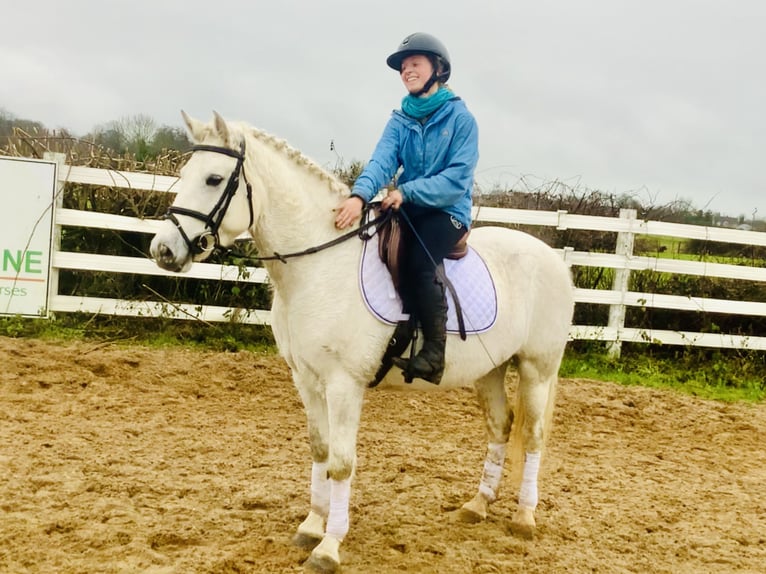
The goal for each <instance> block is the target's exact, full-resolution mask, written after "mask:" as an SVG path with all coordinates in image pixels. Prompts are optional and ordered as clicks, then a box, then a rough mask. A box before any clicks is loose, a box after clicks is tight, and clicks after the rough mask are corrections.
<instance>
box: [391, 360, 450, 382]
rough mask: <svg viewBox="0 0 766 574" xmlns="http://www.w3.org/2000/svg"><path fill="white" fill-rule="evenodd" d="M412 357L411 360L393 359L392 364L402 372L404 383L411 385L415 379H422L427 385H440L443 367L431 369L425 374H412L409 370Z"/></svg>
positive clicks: (421, 372)
mask: <svg viewBox="0 0 766 574" xmlns="http://www.w3.org/2000/svg"><path fill="white" fill-rule="evenodd" d="M413 359H414V357H413V358H412V359H404V358H402V357H394V359H393V363H394V365H396V366H397V367H399V368H400V369H401V370H402V375H403V376H404V382H405V383H408V384H409V383H412V381H414V380H415V379H422V380H424V381H426V382H427V383H431V384H433V385H438V384H439V383H441V380H442V376H443V375H444V367H442V368H441V369H432V370H431V371H430V372H428V373H426V372H423V371H420V372H416V373H413V372H412V370H411V369H410V367H411V365H412V361H413Z"/></svg>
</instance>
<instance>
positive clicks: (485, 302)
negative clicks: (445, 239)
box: [359, 235, 497, 334]
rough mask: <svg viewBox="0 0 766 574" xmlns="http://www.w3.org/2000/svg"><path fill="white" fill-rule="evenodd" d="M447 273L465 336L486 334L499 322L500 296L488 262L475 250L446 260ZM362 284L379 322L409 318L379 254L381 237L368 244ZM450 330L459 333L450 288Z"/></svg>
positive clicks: (364, 297)
mask: <svg viewBox="0 0 766 574" xmlns="http://www.w3.org/2000/svg"><path fill="white" fill-rule="evenodd" d="M444 270H445V272H446V274H447V277H448V278H449V280H450V281H451V282H452V285H453V286H454V287H455V291H456V292H457V297H458V300H459V301H460V306H461V308H462V309H463V320H464V322H465V330H466V333H469V334H470V333H483V332H484V331H486V330H488V329H489V328H490V327H492V325H494V323H495V320H496V319H497V293H496V292H495V284H494V283H493V281H492V277H491V276H490V274H489V270H488V269H487V265H486V263H484V260H483V259H482V258H481V257H480V256H479V254H478V253H476V251H474V250H473V248H471V247H469V248H468V254H467V255H466V256H465V257H462V258H461V259H457V260H454V259H445V260H444ZM359 285H360V287H361V290H362V298H363V299H364V302H365V304H366V305H367V308H368V309H369V310H370V312H371V313H372V314H373V315H375V316H376V317H377V318H378V319H380V320H381V321H383V322H384V323H388V324H395V323H396V322H397V321H401V320H403V319H406V318H407V315H406V314H404V313H402V302H401V299H400V298H399V294H398V293H397V292H396V289H395V288H394V282H393V281H392V279H391V274H390V273H389V272H388V269H386V266H385V265H383V262H382V261H381V260H380V256H379V255H378V236H377V235H374V236H373V237H372V238H371V239H369V240H368V241H366V242H365V244H364V250H363V253H362V262H361V265H360V266H359ZM447 305H448V311H447V331H448V332H452V333H457V332H458V322H457V313H456V312H455V304H454V302H453V301H452V296H451V294H450V291H449V289H447Z"/></svg>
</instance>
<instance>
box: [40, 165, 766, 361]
mask: <svg viewBox="0 0 766 574" xmlns="http://www.w3.org/2000/svg"><path fill="white" fill-rule="evenodd" d="M48 159H54V161H59V179H60V181H59V185H61V186H63V184H64V183H65V182H72V183H82V184H92V185H99V186H109V187H112V188H128V189H138V190H150V191H163V192H167V191H171V188H172V186H173V184H174V183H175V181H176V178H175V177H167V176H153V175H149V174H142V173H132V172H118V171H109V170H103V169H93V168H83V167H72V166H67V165H63V163H62V161H61V156H58V157H55V158H53V157H51V158H48ZM60 195H61V194H59V197H60ZM474 216H475V218H476V219H477V220H478V221H481V222H488V223H489V222H491V223H508V224H518V225H536V226H549V227H555V228H557V229H578V230H593V231H608V232H614V233H616V234H618V241H617V250H616V253H591V252H581V251H575V250H573V249H571V248H564V249H562V250H559V252H560V253H561V256H562V257H563V258H564V260H565V261H566V262H567V263H568V264H569V265H572V266H587V267H601V268H612V269H614V270H615V280H614V285H613V288H612V290H602V289H581V288H577V289H575V300H576V302H577V303H594V304H599V305H608V306H609V322H608V324H606V325H574V326H572V328H571V333H570V336H571V338H572V339H589V340H600V341H608V342H610V343H611V348H612V351H613V352H615V353H616V352H619V346H620V343H622V342H653V343H662V344H669V345H684V346H686V345H689V346H703V347H719V348H741V349H755V350H766V337H744V336H739V335H735V334H724V333H695V332H682V331H669V330H651V329H641V328H631V327H625V325H624V320H625V310H626V308H627V307H644V308H655V309H675V310H688V311H701V312H709V313H726V314H732V315H743V316H760V317H763V316H766V303H764V302H754V301H749V302H748V301H729V300H723V299H710V298H701V297H686V296H677V295H662V294H655V293H636V292H631V291H628V279H629V276H630V273H631V272H632V271H637V270H651V271H656V272H663V273H673V274H686V275H698V276H700V275H701V276H707V277H722V278H728V279H740V280H748V281H758V282H761V281H763V282H766V268H760V267H748V266H741V265H729V264H719V263H707V262H703V261H688V260H680V259H670V258H653V257H638V256H634V255H633V254H632V245H633V238H634V237H636V236H637V235H647V236H672V237H677V238H687V239H702V240H709V241H717V242H729V243H736V244H744V245H756V246H766V233H759V232H753V231H739V230H733V229H725V228H715V227H702V226H694V225H684V224H676V223H664V222H658V221H642V220H638V219H636V218H635V213H632V210H623V213H622V214H621V217H620V218H611V217H597V216H586V215H574V214H569V213H566V212H564V211H559V212H544V211H530V210H521V209H501V208H488V207H482V208H478V209H476V208H475V212H474ZM54 224H55V226H56V227H55V228H56V229H57V230H60V229H61V228H62V227H66V226H77V227H90V228H102V229H112V230H117V231H136V232H142V233H147V234H153V233H155V232H156V230H157V228H158V224H159V222H157V221H150V220H141V219H137V218H132V217H124V216H119V215H113V214H108V213H95V212H87V211H76V210H71V209H64V208H62V207H61V206H60V204H59V205H58V206H57V207H56V209H55V210H54ZM52 266H53V271H52V281H51V296H50V301H49V309H50V310H51V311H53V312H74V311H82V312H86V313H102V314H115V315H132V316H165V317H168V316H170V317H174V318H179V319H197V320H203V321H232V320H236V321H240V322H245V323H258V324H268V323H269V318H270V312H269V310H268V309H231V308H226V307H214V306H199V305H185V304H176V303H173V302H169V301H154V302H140V301H128V300H119V299H104V298H93V297H71V296H64V295H59V294H58V289H57V287H58V281H57V276H58V273H59V271H61V270H63V269H70V270H89V271H104V272H109V273H134V274H139V275H171V276H172V275H176V274H173V273H170V272H167V271H163V270H162V269H160V268H159V267H157V266H156V265H155V264H154V263H153V262H152V261H150V260H149V259H146V258H143V257H116V256H108V255H97V254H89V253H72V252H64V251H61V250H60V249H59V248H58V247H54V250H53V254H52ZM246 271H247V273H246V274H245V275H246V278H243V274H242V272H241V270H240V269H239V268H238V267H234V266H222V265H214V264H208V263H195V264H194V265H192V268H191V270H190V271H189V272H188V273H186V274H185V277H192V278H200V279H213V280H222V281H240V282H248V283H264V282H267V281H268V277H267V274H266V272H265V270H264V269H262V268H247V270H246Z"/></svg>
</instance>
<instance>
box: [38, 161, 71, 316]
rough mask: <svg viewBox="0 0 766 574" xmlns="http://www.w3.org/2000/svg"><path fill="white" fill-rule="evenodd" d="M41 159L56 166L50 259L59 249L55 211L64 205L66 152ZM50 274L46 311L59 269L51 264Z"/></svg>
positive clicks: (56, 288)
mask: <svg viewBox="0 0 766 574" xmlns="http://www.w3.org/2000/svg"><path fill="white" fill-rule="evenodd" d="M43 159H44V160H46V161H52V162H55V163H56V164H57V166H56V179H57V180H58V181H56V195H55V196H54V197H53V205H51V220H52V221H53V236H52V237H51V261H53V258H54V256H55V255H56V253H58V252H59V251H60V250H61V226H60V225H59V224H57V223H56V211H57V210H58V209H59V208H61V207H63V205H64V183H65V182H66V175H65V171H64V170H65V169H66V154H63V153H58V152H52V151H46V152H45V153H44V154H43ZM49 273H50V276H49V279H48V313H49V314H50V312H51V311H50V309H51V307H52V303H53V298H54V297H56V295H58V294H59V270H58V269H57V268H56V267H54V266H53V265H51V268H50V271H49Z"/></svg>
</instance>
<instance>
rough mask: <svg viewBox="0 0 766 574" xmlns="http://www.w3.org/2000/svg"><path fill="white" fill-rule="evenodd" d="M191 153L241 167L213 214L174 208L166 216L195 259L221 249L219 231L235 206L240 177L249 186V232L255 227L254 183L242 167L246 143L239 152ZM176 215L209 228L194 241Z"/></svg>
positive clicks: (217, 149) (201, 148) (202, 148)
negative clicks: (223, 158)
mask: <svg viewBox="0 0 766 574" xmlns="http://www.w3.org/2000/svg"><path fill="white" fill-rule="evenodd" d="M191 151H192V152H195V151H211V152H214V153H221V154H223V155H228V156H230V157H233V158H235V159H236V160H237V165H236V166H235V167H234V171H232V172H231V175H230V176H229V181H228V182H227V183H226V189H224V190H223V193H222V194H221V197H220V198H219V199H218V201H217V202H216V204H215V205H214V206H213V209H211V210H210V213H208V214H207V215H206V214H204V213H201V212H199V211H194V210H192V209H186V208H185V207H177V206H175V205H171V206H170V207H169V208H168V211H167V213H166V214H165V219H169V220H170V221H172V222H173V224H174V225H175V226H176V229H178V232H179V233H180V234H181V237H183V240H184V241H185V242H186V245H187V247H188V248H189V251H190V252H191V253H192V254H193V255H200V254H202V253H208V252H210V251H212V250H213V249H215V248H216V247H218V246H219V241H218V230H219V228H220V227H221V222H222V221H223V218H224V217H225V216H226V211H227V210H228V209H229V204H230V203H231V200H232V198H233V197H234V194H235V193H237V189H239V175H240V173H241V174H242V175H243V177H244V180H245V184H246V185H247V206H248V208H249V209H250V224H249V225H248V229H249V228H251V227H252V226H253V221H254V219H253V201H252V200H253V189H252V187H251V186H250V182H249V181H247V176H246V175H245V172H244V170H243V167H242V165H243V163H244V161H245V142H242V144H241V145H240V148H239V151H235V150H232V149H229V148H225V147H219V146H211V145H195V146H192V148H191ZM176 215H185V216H187V217H192V218H194V219H197V220H199V221H202V222H204V224H205V229H204V230H203V231H202V233H200V234H199V235H198V236H197V237H195V238H194V239H189V236H188V235H187V234H186V232H185V231H184V229H183V227H181V223H180V222H179V221H178V218H177V217H176Z"/></svg>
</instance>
